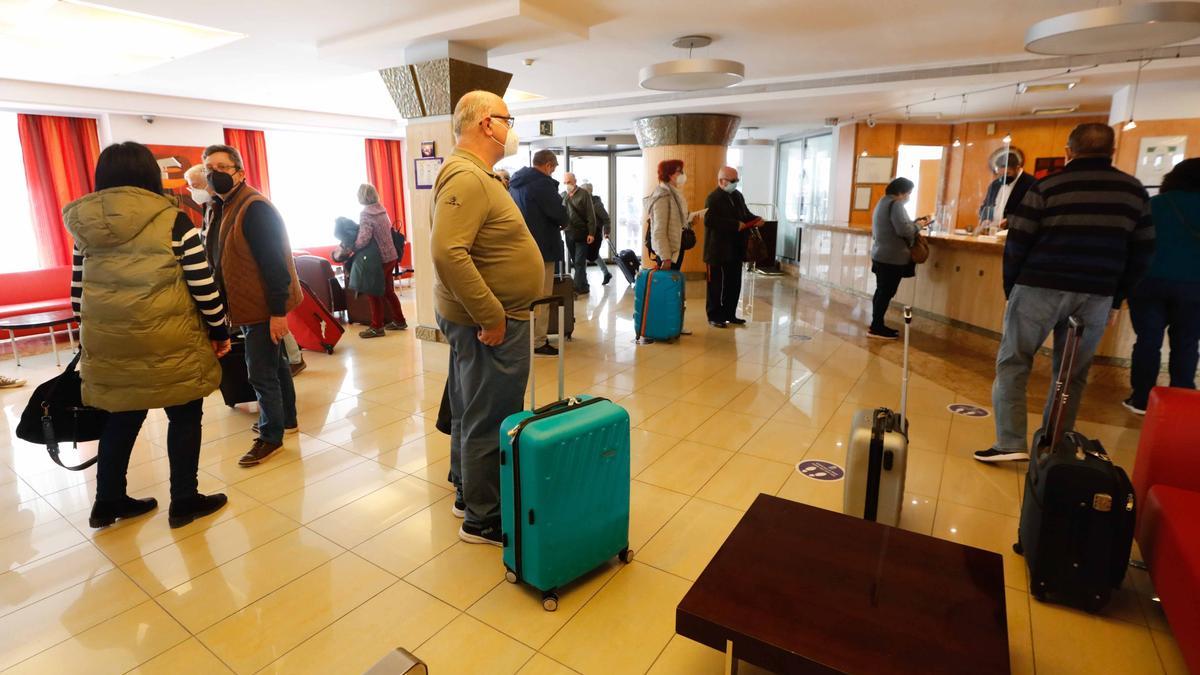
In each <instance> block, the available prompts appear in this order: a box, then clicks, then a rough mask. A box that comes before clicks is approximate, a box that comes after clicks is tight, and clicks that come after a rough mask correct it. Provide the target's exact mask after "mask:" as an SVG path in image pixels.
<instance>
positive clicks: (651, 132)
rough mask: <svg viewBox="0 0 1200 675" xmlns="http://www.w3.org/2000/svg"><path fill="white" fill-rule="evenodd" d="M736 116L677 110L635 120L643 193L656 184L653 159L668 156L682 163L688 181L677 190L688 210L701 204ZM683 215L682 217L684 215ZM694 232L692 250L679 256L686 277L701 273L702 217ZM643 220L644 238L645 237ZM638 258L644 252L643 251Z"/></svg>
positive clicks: (721, 160)
mask: <svg viewBox="0 0 1200 675" xmlns="http://www.w3.org/2000/svg"><path fill="white" fill-rule="evenodd" d="M739 123H741V118H740V117H738V116H736V115H714V114H698V113H689V114H680V115H656V116H654V117H643V118H641V119H639V120H636V121H635V122H634V131H635V132H636V133H637V139H638V144H639V145H641V146H642V164H643V169H642V170H643V175H644V177H645V179H644V180H645V193H644V194H645V195H649V194H650V193H651V192H653V191H654V189H655V188H656V187H657V186H658V163H659V162H661V161H663V160H667V159H679V160H682V161H683V165H684V166H683V171H684V173H686V174H687V177H688V180H687V183H686V184H685V185H684V186H683V188H681V191H682V192H683V195H684V196H685V197H686V198H687V203H688V210H689V211H699V210H700V209H702V208H704V199H705V198H706V197H708V194H709V193H710V192H712V191H713V190H714V189H715V188H716V187H717V171H719V170H720V169H721V167H723V166H725V151H726V150H727V149H728V147H729V143H730V142H731V141H732V140H733V136H734V134H736V133H737V129H738V124H739ZM685 217H686V216H685ZM692 227H693V228H694V229H695V230H696V241H697V243H696V248H693V249H692V250H690V251H688V252H687V253H686V254H685V255H684V257H683V271H684V273H687V274H688V276H695V275H697V274H699V275H703V274H704V272H705V267H704V219H703V218H697V219H696V220H695V222H693V223H692ZM644 228H645V225H644V220H643V236H644ZM642 253H643V256H642V259H643V261H648V260H649V256H647V255H646V252H645V251H643V252H642Z"/></svg>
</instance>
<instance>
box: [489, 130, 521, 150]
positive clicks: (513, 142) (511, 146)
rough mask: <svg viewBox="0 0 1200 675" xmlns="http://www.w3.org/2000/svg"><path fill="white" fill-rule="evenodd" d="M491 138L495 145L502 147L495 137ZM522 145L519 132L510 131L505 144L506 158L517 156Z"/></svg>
mask: <svg viewBox="0 0 1200 675" xmlns="http://www.w3.org/2000/svg"><path fill="white" fill-rule="evenodd" d="M491 138H492V142H493V143H495V144H496V145H501V143H500V141H498V140H496V137H495V136H492V137H491ZM520 143H521V139H520V138H518V137H517V131H516V130H515V129H509V130H508V136H507V137H506V138H505V139H504V143H503V145H504V156H505V157H512V156H513V155H515V154H517V150H518V149H519V147H518V146H519V145H520Z"/></svg>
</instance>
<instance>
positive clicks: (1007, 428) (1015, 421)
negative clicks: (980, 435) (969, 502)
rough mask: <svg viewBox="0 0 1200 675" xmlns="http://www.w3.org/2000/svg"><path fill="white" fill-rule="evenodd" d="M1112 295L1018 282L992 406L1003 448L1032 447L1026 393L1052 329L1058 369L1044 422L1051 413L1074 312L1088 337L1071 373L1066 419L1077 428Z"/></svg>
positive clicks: (998, 440)
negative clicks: (1077, 415)
mask: <svg viewBox="0 0 1200 675" xmlns="http://www.w3.org/2000/svg"><path fill="white" fill-rule="evenodd" d="M1110 309H1112V298H1111V297H1108V296H1102V295H1092V294H1089V293H1071V292H1068V291H1056V290H1053V289H1049V288H1037V287H1034V286H1022V285H1019V284H1018V285H1017V286H1014V287H1013V290H1012V293H1010V294H1009V297H1008V306H1007V307H1006V308H1005V309H1004V328H1003V330H1004V335H1003V336H1002V337H1001V338H1000V351H999V352H998V353H997V354H996V381H995V383H994V384H993V385H992V407H993V408H994V409H995V411H996V444H995V446H993V447H995V448H996V449H997V450H1016V451H1025V450H1026V449H1027V448H1028V447H1029V431H1028V418H1027V417H1026V406H1025V392H1026V390H1027V388H1028V385H1029V371H1030V370H1032V369H1033V357H1034V356H1035V355H1036V354H1037V351H1038V349H1039V348H1040V347H1041V346H1042V343H1043V342H1045V341H1046V338H1047V337H1049V336H1050V333H1051V332H1053V333H1054V366H1053V368H1054V370H1053V376H1052V378H1051V380H1050V391H1049V392H1048V393H1047V396H1046V405H1045V407H1044V408H1043V409H1042V426H1043V427H1045V425H1046V422H1047V417H1048V416H1049V414H1050V402H1051V399H1052V398H1053V395H1054V379H1055V378H1057V376H1058V369H1059V365H1060V364H1061V363H1062V358H1063V348H1064V347H1065V345H1066V341H1067V318H1068V317H1070V316H1072V315H1074V316H1075V317H1076V318H1078V319H1079V320H1080V322H1082V323H1083V338H1082V340H1080V344H1079V354H1078V356H1077V357H1076V359H1075V368H1074V372H1072V373H1071V386H1070V388H1069V389H1068V393H1069V395H1070V398H1069V399H1068V400H1067V409H1066V418H1065V419H1064V420H1063V422H1064V426H1063V428H1064V429H1066V430H1070V429H1073V428H1074V427H1075V416H1076V414H1078V412H1079V403H1080V400H1081V399H1082V397H1083V390H1084V387H1086V386H1087V375H1088V369H1089V368H1091V366H1092V357H1093V356H1094V355H1095V353H1096V347H1097V346H1098V345H1099V344H1100V339H1101V338H1102V337H1104V329H1105V328H1106V326H1107V322H1108V311H1109V310H1110Z"/></svg>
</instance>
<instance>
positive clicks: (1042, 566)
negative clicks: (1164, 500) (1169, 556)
mask: <svg viewBox="0 0 1200 675" xmlns="http://www.w3.org/2000/svg"><path fill="white" fill-rule="evenodd" d="M1069 323H1070V327H1069V330H1068V334H1067V342H1066V347H1065V350H1064V354H1063V359H1062V365H1061V367H1060V368H1059V372H1058V376H1057V380H1056V381H1055V385H1054V401H1053V403H1052V405H1051V408H1050V417H1049V420H1048V421H1047V427H1046V428H1044V429H1039V430H1038V431H1037V433H1036V434H1034V440H1033V453H1032V459H1031V461H1030V462H1029V475H1028V476H1027V477H1026V480H1025V498H1024V501H1023V502H1022V505H1021V524H1020V532H1019V533H1018V539H1017V544H1016V546H1014V547H1013V548H1014V549H1015V550H1016V551H1017V553H1022V554H1023V555H1024V556H1025V562H1026V564H1028V565H1029V577H1030V580H1029V585H1030V592H1031V593H1032V594H1033V596H1034V597H1035V598H1037V599H1038V600H1051V601H1055V602H1061V603H1063V604H1067V605H1072V606H1074V607H1079V608H1081V609H1085V610H1088V611H1090V612H1096V611H1099V610H1100V609H1101V608H1102V607H1104V605H1105V604H1107V603H1108V600H1109V598H1110V596H1111V595H1112V591H1113V589H1114V588H1118V587H1119V586H1120V585H1121V582H1122V581H1123V580H1124V579H1125V570H1126V568H1128V566H1129V556H1130V550H1131V548H1132V546H1133V530H1134V524H1135V522H1136V520H1135V517H1134V516H1135V511H1134V497H1133V485H1132V484H1131V483H1130V482H1129V476H1128V475H1126V473H1125V470H1124V469H1122V468H1121V467H1119V466H1117V465H1116V464H1113V462H1112V460H1111V459H1109V458H1108V455H1107V454H1106V453H1105V452H1104V447H1103V446H1101V445H1100V442H1099V441H1095V440H1092V439H1089V438H1087V437H1085V436H1084V435H1083V434H1080V433H1077V432H1075V431H1064V429H1063V426H1064V419H1063V418H1064V416H1065V411H1066V407H1067V400H1068V398H1069V396H1070V394H1069V386H1070V378H1071V371H1072V369H1073V366H1074V363H1075V358H1076V352H1077V351H1078V349H1079V340H1080V335H1081V333H1082V330H1083V329H1082V326H1081V325H1080V324H1079V322H1078V321H1077V320H1076V319H1075V318H1074V317H1071V318H1070V320H1069Z"/></svg>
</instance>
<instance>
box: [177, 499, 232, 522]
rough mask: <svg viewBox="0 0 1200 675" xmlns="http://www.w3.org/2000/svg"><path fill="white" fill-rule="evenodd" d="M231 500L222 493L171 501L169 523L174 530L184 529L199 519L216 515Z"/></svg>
mask: <svg viewBox="0 0 1200 675" xmlns="http://www.w3.org/2000/svg"><path fill="white" fill-rule="evenodd" d="M228 501H229V498H228V497H226V496H225V495H223V494H221V493H217V494H212V495H201V494H196V495H192V496H191V497H185V498H183V499H172V500H171V511H170V517H169V518H168V523H169V524H170V525H171V527H172V528H176V527H183V526H184V525H187V524H189V523H191V522H192V521H193V520H195V519H197V518H203V517H204V516H207V515H210V514H213V513H216V512H217V511H220V510H221V507H223V506H225V503H226V502H228Z"/></svg>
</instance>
